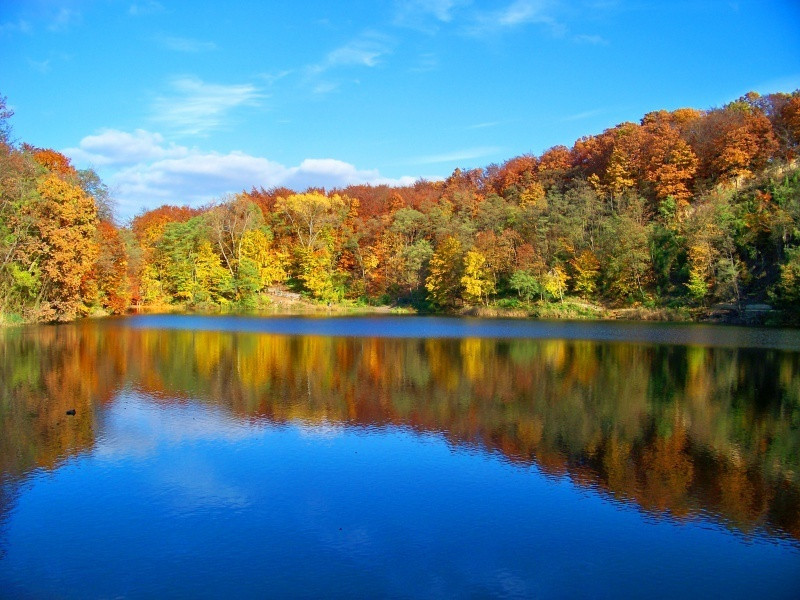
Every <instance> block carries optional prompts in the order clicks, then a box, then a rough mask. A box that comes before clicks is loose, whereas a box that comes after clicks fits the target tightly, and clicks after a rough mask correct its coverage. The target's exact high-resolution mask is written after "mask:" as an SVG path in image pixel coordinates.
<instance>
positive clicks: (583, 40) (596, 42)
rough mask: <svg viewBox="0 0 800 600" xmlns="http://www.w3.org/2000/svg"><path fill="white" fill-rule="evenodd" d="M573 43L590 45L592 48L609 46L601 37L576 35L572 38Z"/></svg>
mask: <svg viewBox="0 0 800 600" xmlns="http://www.w3.org/2000/svg"><path fill="white" fill-rule="evenodd" d="M572 41H573V42H578V43H579V44H590V45H592V46H608V40H607V39H605V38H604V37H603V36H600V35H586V34H580V35H574V36H572Z"/></svg>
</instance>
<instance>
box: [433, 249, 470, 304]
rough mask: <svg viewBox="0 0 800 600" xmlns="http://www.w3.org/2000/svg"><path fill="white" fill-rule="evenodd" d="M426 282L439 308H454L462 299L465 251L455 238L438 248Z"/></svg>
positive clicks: (434, 302)
mask: <svg viewBox="0 0 800 600" xmlns="http://www.w3.org/2000/svg"><path fill="white" fill-rule="evenodd" d="M428 268H429V271H430V274H429V275H428V278H427V279H426V280H425V289H427V290H428V295H429V298H430V299H431V302H432V303H433V304H434V305H435V306H438V307H453V306H455V305H456V302H457V301H458V300H459V298H460V292H461V277H462V273H463V268H464V266H463V250H462V245H461V242H460V241H459V240H458V239H457V238H455V237H447V238H445V239H444V240H442V242H441V243H440V244H439V246H437V248H436V251H435V252H434V254H433V257H431V260H430V265H429V267H428Z"/></svg>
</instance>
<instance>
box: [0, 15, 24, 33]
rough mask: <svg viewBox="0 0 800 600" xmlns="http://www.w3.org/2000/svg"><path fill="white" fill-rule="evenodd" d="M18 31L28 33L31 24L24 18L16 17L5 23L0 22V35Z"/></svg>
mask: <svg viewBox="0 0 800 600" xmlns="http://www.w3.org/2000/svg"><path fill="white" fill-rule="evenodd" d="M16 31H19V32H20V33H30V32H31V24H30V23H29V22H28V21H25V20H24V19H18V20H17V21H7V22H5V23H0V35H4V34H6V33H14V32H16Z"/></svg>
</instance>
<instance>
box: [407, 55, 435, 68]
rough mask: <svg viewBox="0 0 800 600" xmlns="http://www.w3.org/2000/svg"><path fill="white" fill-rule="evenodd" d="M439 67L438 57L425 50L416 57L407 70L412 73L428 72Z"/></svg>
mask: <svg viewBox="0 0 800 600" xmlns="http://www.w3.org/2000/svg"><path fill="white" fill-rule="evenodd" d="M437 68H439V59H438V57H437V56H436V55H435V54H433V53H432V52H425V53H423V54H420V55H419V56H418V57H417V62H416V64H415V65H414V66H412V67H411V68H410V69H409V71H411V72H412V73H428V72H430V71H435V70H436V69H437Z"/></svg>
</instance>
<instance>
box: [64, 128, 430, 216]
mask: <svg viewBox="0 0 800 600" xmlns="http://www.w3.org/2000/svg"><path fill="white" fill-rule="evenodd" d="M64 153H65V154H67V155H68V156H69V157H70V158H72V159H73V160H74V161H75V164H76V165H77V166H78V167H84V166H96V167H98V168H100V169H101V170H102V171H103V172H102V173H101V175H102V176H103V178H104V180H105V181H106V183H107V184H108V185H109V187H110V188H111V189H112V190H113V192H114V195H115V198H116V200H117V206H118V207H119V209H120V211H121V213H122V214H120V216H121V217H123V218H126V217H130V216H133V214H135V213H136V212H137V211H138V210H139V209H140V208H148V209H149V208H155V207H157V206H160V205H161V204H188V205H191V206H202V205H203V204H206V203H208V202H210V201H211V200H213V199H215V198H218V197H220V196H223V195H225V194H228V193H235V192H239V191H241V190H245V189H250V188H252V187H265V188H270V187H277V186H285V187H288V188H291V189H295V190H298V191H301V190H304V189H306V188H308V187H325V188H328V189H331V188H334V187H344V186H347V185H350V184H360V183H371V184H376V185H378V184H386V185H409V184H411V183H413V182H414V181H415V180H416V178H414V177H410V176H406V177H400V178H398V179H393V178H389V177H383V176H382V175H381V174H380V172H379V171H377V170H375V169H372V170H362V169H358V168H357V167H355V166H354V165H352V164H350V163H347V162H344V161H341V160H336V159H333V158H309V159H305V160H303V161H301V163H300V164H299V165H297V166H286V165H283V164H280V163H278V162H275V161H272V160H269V159H267V158H264V157H260V156H253V155H250V154H246V153H244V152H238V151H233V152H228V153H224V154H223V153H219V152H204V151H201V150H198V149H195V148H188V147H185V146H180V145H176V144H172V143H169V144H168V143H166V142H165V140H164V138H163V136H161V135H160V134H158V133H152V132H148V131H144V130H141V129H138V130H136V131H134V132H133V133H129V132H124V131H119V130H114V129H107V130H104V131H102V132H100V133H98V134H96V135H91V136H87V137H85V138H83V139H82V140H81V142H80V144H79V145H78V147H77V148H68V149H66V150H64Z"/></svg>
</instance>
